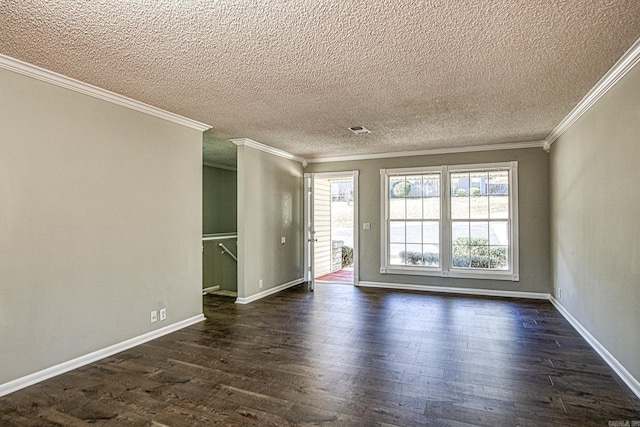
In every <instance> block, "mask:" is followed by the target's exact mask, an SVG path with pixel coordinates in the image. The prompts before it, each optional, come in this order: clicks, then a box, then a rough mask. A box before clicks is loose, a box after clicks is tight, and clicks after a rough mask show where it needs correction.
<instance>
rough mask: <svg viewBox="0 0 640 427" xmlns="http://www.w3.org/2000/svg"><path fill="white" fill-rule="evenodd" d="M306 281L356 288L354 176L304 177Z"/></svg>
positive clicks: (328, 174) (356, 247) (318, 175)
mask: <svg viewBox="0 0 640 427" xmlns="http://www.w3.org/2000/svg"><path fill="white" fill-rule="evenodd" d="M305 178H306V182H307V189H308V197H307V198H306V203H305V204H306V206H305V212H306V219H307V234H308V239H307V240H308V245H307V246H308V248H307V256H306V257H305V260H306V262H307V273H308V277H307V280H308V281H309V282H310V283H311V287H312V289H313V288H314V287H315V284H316V283H328V282H330V283H343V284H355V285H357V284H358V255H357V254H358V227H357V224H358V220H357V218H358V191H357V190H358V173H357V171H348V172H333V173H314V174H306V175H305Z"/></svg>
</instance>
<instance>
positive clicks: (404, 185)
mask: <svg viewBox="0 0 640 427" xmlns="http://www.w3.org/2000/svg"><path fill="white" fill-rule="evenodd" d="M410 192H411V183H410V182H409V181H398V182H396V183H395V184H394V185H393V188H392V189H391V193H392V194H393V196H394V197H407V196H408V195H409V193H410Z"/></svg>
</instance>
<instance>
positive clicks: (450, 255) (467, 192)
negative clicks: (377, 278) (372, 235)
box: [380, 162, 519, 281]
mask: <svg viewBox="0 0 640 427" xmlns="http://www.w3.org/2000/svg"><path fill="white" fill-rule="evenodd" d="M381 177H382V182H381V187H382V191H383V198H382V199H383V203H384V206H383V209H382V210H383V221H382V223H383V231H382V233H383V234H382V240H383V245H382V253H381V269H380V270H381V272H382V273H393V274H419V275H441V276H444V277H473V278H488V279H503V280H514V281H517V280H519V277H518V221H517V212H518V210H517V182H518V181H517V162H509V163H493V164H481V165H457V166H439V167H425V168H404V169H382V170H381Z"/></svg>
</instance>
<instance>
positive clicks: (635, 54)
mask: <svg viewBox="0 0 640 427" xmlns="http://www.w3.org/2000/svg"><path fill="white" fill-rule="evenodd" d="M638 61H640V38H639V39H638V40H636V42H635V43H634V44H633V45H632V46H631V47H630V48H629V50H627V51H626V52H625V54H624V55H622V57H621V58H620V59H619V60H618V62H616V63H615V64H614V65H613V67H611V69H610V70H609V71H607V73H606V74H605V75H604V76H603V77H602V78H601V79H600V81H598V83H596V85H595V86H594V87H593V88H592V89H591V90H590V91H589V92H588V93H587V94H586V95H585V97H584V98H582V100H581V101H580V102H579V103H578V105H576V106H575V107H574V108H573V110H571V112H570V113H569V114H568V115H567V116H566V117H565V118H564V119H562V121H561V122H560V123H559V124H558V126H556V128H555V129H554V130H553V131H551V133H550V134H549V136H547V138H546V139H545V140H544V149H545V150H546V151H549V150H550V149H551V144H553V143H554V142H556V140H557V139H558V138H560V136H561V135H562V134H563V133H564V132H565V131H566V130H567V129H569V128H570V127H571V125H573V124H574V123H575V122H576V121H577V120H578V119H579V118H580V117H582V115H583V114H584V113H586V112H587V111H588V110H589V109H590V108H591V107H593V105H594V104H595V103H596V102H597V101H598V100H599V99H600V98H602V96H603V95H604V94H605V93H607V92H608V91H609V90H610V89H611V88H612V87H613V86H615V84H616V83H618V81H620V79H621V78H623V77H624V76H625V75H626V74H627V73H628V72H629V71H631V69H633V67H634V66H635V65H636V64H637V63H638Z"/></svg>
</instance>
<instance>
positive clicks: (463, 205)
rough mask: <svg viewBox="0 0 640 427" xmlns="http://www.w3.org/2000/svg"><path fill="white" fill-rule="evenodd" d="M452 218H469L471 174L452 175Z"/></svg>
mask: <svg viewBox="0 0 640 427" xmlns="http://www.w3.org/2000/svg"><path fill="white" fill-rule="evenodd" d="M451 218H453V219H468V218H469V174H468V173H454V174H451Z"/></svg>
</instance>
